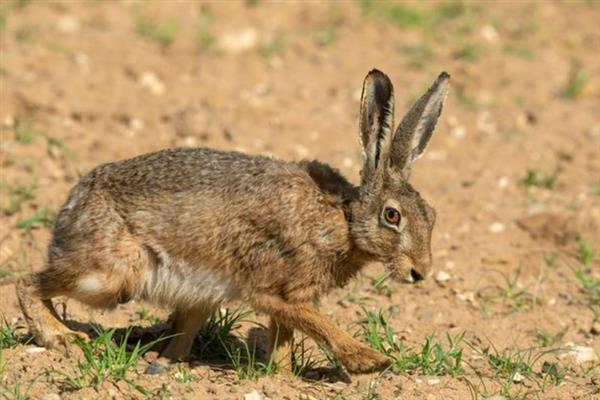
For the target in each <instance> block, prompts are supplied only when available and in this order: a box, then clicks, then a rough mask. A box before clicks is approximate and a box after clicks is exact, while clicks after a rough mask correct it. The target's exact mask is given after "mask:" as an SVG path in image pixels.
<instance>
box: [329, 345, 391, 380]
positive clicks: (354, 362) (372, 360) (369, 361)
mask: <svg viewBox="0 0 600 400" xmlns="http://www.w3.org/2000/svg"><path fill="white" fill-rule="evenodd" d="M340 361H341V362H342V364H344V366H345V367H346V369H347V370H348V372H350V373H353V374H368V373H371V372H376V371H381V370H384V369H386V368H387V367H389V366H390V364H391V363H392V361H391V360H390V359H389V358H388V357H386V356H384V355H383V354H381V353H379V352H377V351H375V350H373V349H371V348H370V347H366V346H360V347H359V348H357V349H353V351H352V352H349V353H347V356H345V357H343V359H340Z"/></svg>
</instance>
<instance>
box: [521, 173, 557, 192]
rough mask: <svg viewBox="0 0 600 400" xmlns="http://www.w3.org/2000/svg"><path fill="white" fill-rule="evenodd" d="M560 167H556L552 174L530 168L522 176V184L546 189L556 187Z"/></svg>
mask: <svg viewBox="0 0 600 400" xmlns="http://www.w3.org/2000/svg"><path fill="white" fill-rule="evenodd" d="M558 173H559V169H556V170H555V171H554V172H553V173H552V174H550V175H549V174H546V173H544V172H541V171H538V170H535V169H529V170H527V172H526V173H525V175H524V176H523V178H521V184H522V185H523V186H525V187H541V188H545V189H554V188H555V187H556V181H557V178H558Z"/></svg>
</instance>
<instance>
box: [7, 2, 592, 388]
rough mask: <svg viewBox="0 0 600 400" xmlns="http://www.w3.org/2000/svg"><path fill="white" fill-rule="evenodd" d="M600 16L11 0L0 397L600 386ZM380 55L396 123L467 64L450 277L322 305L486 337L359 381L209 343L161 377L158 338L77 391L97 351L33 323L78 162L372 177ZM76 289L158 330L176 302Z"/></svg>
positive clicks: (438, 241) (436, 171)
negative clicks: (56, 347)
mask: <svg viewBox="0 0 600 400" xmlns="http://www.w3.org/2000/svg"><path fill="white" fill-rule="evenodd" d="M599 21H600V2H598V1H594V0H591V1H543V2H542V1H540V2H526V1H519V2H516V1H514V2H485V3H484V2H481V3H471V2H467V3H460V2H451V3H437V2H418V3H395V2H376V1H366V0H365V1H343V2H341V1H340V2H323V3H320V2H301V1H297V2H286V3H273V2H269V1H260V0H254V1H250V0H248V1H227V2H225V1H223V2H205V1H200V2H192V1H166V0H165V1H152V0H147V1H99V0H98V1H83V0H79V1H75V0H73V1H63V2H50V1H44V0H37V1H36V0H31V1H26V0H20V1H15V0H3V1H1V2H0V34H1V38H0V89H1V93H0V123H1V128H0V129H1V130H0V140H1V143H0V168H1V169H0V171H1V179H0V206H1V211H0V226H1V230H0V278H1V279H2V284H1V286H0V294H1V295H0V316H2V318H3V319H4V322H3V324H4V325H3V331H2V335H3V336H4V337H5V339H4V341H3V342H2V346H1V347H4V348H3V349H2V350H1V351H2V353H0V354H1V356H0V374H1V376H0V398H7V399H12V398H15V399H25V398H30V399H46V400H50V399H59V398H63V399H88V398H98V399H105V398H106V399H108V398H116V399H120V398H143V397H146V396H147V397H151V398H173V399H179V398H187V399H242V398H244V396H245V395H246V398H247V399H255V398H261V399H377V398H379V399H392V398H401V399H468V398H477V399H478V398H494V399H501V398H515V399H530V398H531V399H538V398H539V399H595V398H599V397H598V396H599V393H600V368H599V365H600V364H599V362H598V354H600V336H598V334H600V332H599V331H600V327H599V326H598V325H599V323H600V322H599V321H600V293H599V292H600V257H599V256H598V253H600V239H599V238H600V117H599V116H600V57H599V56H598V55H599V54H600V26H599V23H598V22H599ZM374 67H377V68H379V69H381V70H383V71H385V72H386V73H387V74H388V75H389V76H390V77H391V79H392V81H393V82H394V85H395V91H396V104H397V106H396V108H397V110H396V114H397V116H396V117H397V119H398V118H400V114H401V113H403V112H405V111H406V109H407V108H408V107H409V105H410V104H411V102H412V101H414V100H415V98H416V96H417V95H419V94H420V93H421V92H422V91H423V90H424V88H425V87H427V86H428V85H429V83H430V82H432V81H433V80H434V79H435V77H436V76H437V74H438V73H439V72H440V71H442V70H446V71H448V72H449V73H450V74H451V75H452V83H451V93H450V96H449V97H448V99H447V102H446V107H445V109H444V112H443V114H442V117H441V119H440V123H439V124H438V127H437V129H436V132H435V134H434V137H433V139H432V143H431V145H430V147H429V149H428V152H427V153H426V155H425V156H424V157H423V158H422V159H421V160H419V161H418V164H417V165H416V166H415V171H414V174H413V176H412V178H411V179H412V183H413V185H414V186H415V187H416V188H417V189H418V190H420V192H421V194H422V195H423V196H424V197H425V198H426V199H427V200H428V201H429V203H430V204H432V205H433V206H435V208H436V209H437V215H438V217H437V224H436V228H435V231H434V238H433V245H432V246H433V253H434V269H435V272H434V276H433V278H431V279H428V280H426V281H425V282H423V283H420V284H418V285H415V286H406V285H401V284H398V283H395V282H392V281H390V280H383V279H382V282H379V283H378V282H375V281H376V280H377V279H378V278H379V277H381V274H382V272H383V271H382V268H381V267H380V266H378V265H372V266H369V267H368V268H367V269H366V270H365V271H363V273H362V274H361V275H360V276H359V277H358V279H357V280H355V281H353V282H352V283H350V284H349V285H348V287H345V288H342V289H337V290H334V291H333V292H331V293H330V294H329V295H328V296H326V297H325V298H323V299H322V301H321V304H320V308H321V310H323V311H324V312H325V313H326V314H328V315H330V316H331V317H332V318H333V319H334V320H335V321H336V323H338V324H339V325H340V326H342V327H344V329H346V330H348V331H349V332H352V333H355V332H356V333H357V334H358V335H361V328H360V327H361V326H364V325H361V323H360V322H361V321H362V320H364V317H365V313H366V312H367V311H370V312H374V313H377V312H378V311H379V310H381V311H382V313H383V315H384V316H385V317H386V319H387V322H388V324H389V327H390V328H391V329H392V330H393V332H394V333H395V334H394V336H393V339H392V340H393V341H396V342H397V343H402V344H403V346H404V349H405V350H406V351H409V350H410V351H413V352H415V353H416V354H421V355H422V354H423V353H424V352H425V350H424V349H423V348H422V346H423V343H425V342H426V338H427V337H428V336H429V335H433V338H434V339H433V340H434V341H435V343H439V344H440V345H441V347H440V349H441V350H440V351H442V352H443V351H446V350H447V349H448V346H449V343H448V342H447V339H446V334H449V335H450V336H451V337H457V336H458V335H461V334H462V333H464V339H463V340H462V341H460V343H459V344H458V346H459V348H460V349H462V359H461V360H460V368H459V369H458V370H455V371H454V372H452V373H451V372H450V371H449V370H448V369H442V370H440V371H438V372H434V373H431V372H426V370H425V369H419V368H416V367H413V368H408V369H407V370H405V371H400V372H398V373H394V372H390V371H388V372H384V373H382V374H371V375H363V376H346V375H345V374H344V373H343V372H339V371H338V370H336V369H334V368H332V367H331V365H329V368H328V367H327V365H328V364H327V362H325V363H324V364H323V365H322V366H323V367H324V369H319V370H310V371H308V372H307V373H305V374H304V376H303V377H287V376H279V375H274V374H269V373H259V374H258V375H261V376H258V377H256V378H253V377H252V376H250V377H248V376H247V374H246V375H244V374H243V373H240V370H239V368H238V367H239V366H238V367H236V364H235V363H233V362H228V361H227V360H224V361H223V362H221V363H211V362H205V360H203V357H202V356H201V355H200V354H195V357H194V359H193V360H191V361H190V363H182V364H181V365H180V366H179V367H178V368H176V369H172V370H171V371H169V372H168V373H167V374H165V375H160V376H149V375H145V374H144V373H143V370H144V368H145V366H146V365H147V363H148V361H149V360H151V359H152V358H153V357H156V352H155V351H150V352H148V353H146V354H145V355H144V356H143V357H142V358H140V359H139V360H137V363H136V364H135V365H134V366H133V368H131V369H130V370H129V371H128V372H127V380H124V379H120V380H119V379H116V378H114V377H108V378H107V379H106V380H105V381H104V382H103V383H100V384H97V385H91V384H90V385H83V386H84V387H83V388H79V387H73V385H69V384H68V383H66V381H67V378H66V377H68V376H77V374H79V373H80V372H81V368H79V367H78V365H79V364H78V363H77V360H81V356H80V355H76V354H73V355H71V356H70V357H69V356H65V354H64V353H62V352H59V351H44V349H41V348H38V347H36V346H35V345H34V344H32V343H30V342H28V341H27V336H26V330H25V329H24V321H23V318H22V316H21V314H20V311H19V309H18V305H17V302H16V297H15V293H14V284H13V282H14V280H15V279H16V277H18V276H19V275H21V274H24V273H27V272H28V271H31V270H37V269H39V268H41V267H42V266H43V260H44V254H45V247H46V245H47V241H48V240H49V237H50V233H51V227H52V218H53V216H54V213H55V211H56V210H57V209H58V207H59V206H60V205H61V204H62V202H63V201H64V200H65V198H66V195H67V193H68V191H69V189H70V188H71V187H72V186H73V185H74V184H75V182H76V181H77V179H78V177H79V176H81V175H82V174H85V173H86V172H87V171H89V170H90V169H91V168H93V167H94V166H96V165H98V164H100V163H104V162H107V161H111V160H115V159H122V158H127V157H130V156H134V155H138V154H141V153H145V152H149V151H154V150H158V149H163V148H167V147H174V146H209V147H214V148H219V149H235V150H240V151H245V152H248V153H253V154H269V155H273V156H275V157H279V158H283V159H289V160H293V159H301V158H311V159H312V158H316V159H320V160H323V161H325V162H327V163H329V164H331V165H333V166H334V167H336V168H338V169H339V170H341V171H342V172H343V173H344V174H345V175H346V176H348V177H349V178H350V179H351V180H352V181H353V182H357V180H358V173H359V170H360V164H361V156H360V149H359V142H358V132H357V113H358V105H359V104H358V103H359V96H360V88H361V84H362V79H363V78H364V76H365V74H366V73H367V72H368V71H369V70H370V69H372V68H374ZM57 303H60V302H57ZM62 303H63V304H66V305H65V306H63V307H58V308H59V310H62V309H63V308H65V307H66V310H65V315H66V317H67V319H69V320H72V321H77V322H80V323H84V324H87V323H91V322H93V323H97V324H100V326H101V327H102V328H104V329H109V328H122V327H127V326H129V325H145V326H149V325H151V324H152V323H157V324H158V325H156V326H155V328H154V329H155V330H160V329H159V328H161V327H163V326H164V325H163V324H162V322H164V320H165V319H166V317H167V315H168V310H162V309H158V308H155V307H153V306H151V305H144V304H139V303H135V302H133V303H129V304H126V305H123V306H119V307H118V308H117V310H115V311H112V312H103V311H98V310H92V309H88V308H86V307H83V306H81V305H79V304H77V303H75V302H73V301H66V302H64V301H63V302H62ZM236 306H239V305H235V304H234V305H232V307H236ZM248 318H250V319H251V320H253V321H257V322H261V323H265V321H266V319H265V317H264V316H262V315H255V314H253V315H250V316H249V317H248ZM595 318H597V319H595ZM87 326H88V328H89V325H87ZM151 330H152V329H151V328H148V329H146V331H148V332H150V331H151ZM142 332H144V330H142ZM252 332H253V333H254V336H258V339H257V340H258V343H259V345H260V344H261V343H262V342H263V341H264V335H265V333H264V331H263V330H261V329H258V328H256V325H255V324H253V323H249V322H245V323H243V324H241V326H240V328H239V329H237V330H236V331H235V334H236V336H237V337H238V338H240V339H241V340H245V339H246V337H247V336H248V334H249V333H252ZM11 335H12V336H15V337H16V338H17V340H16V341H15V342H14V343H12V342H11V341H10V340H8V339H6V338H7V337H12V336H11ZM362 340H366V338H364V337H363V338H362ZM314 354H315V356H314V357H315V358H317V359H323V358H324V355H323V353H322V352H321V351H320V350H318V349H316V350H315V353H314ZM397 355H398V356H400V353H397ZM578 357H579V358H578ZM584 358H586V359H584ZM430 362H432V361H431V360H430V359H427V360H425V361H423V364H427V363H430ZM424 372H425V373H424ZM263 375H264V376H263ZM436 375H437V376H436ZM128 381H129V382H130V383H127V382H128ZM136 387H139V388H143V390H138V389H136ZM253 391H256V393H252V392H253ZM251 393H252V394H251ZM254 395H256V396H258V397H251V396H254ZM494 396H495V397H494Z"/></svg>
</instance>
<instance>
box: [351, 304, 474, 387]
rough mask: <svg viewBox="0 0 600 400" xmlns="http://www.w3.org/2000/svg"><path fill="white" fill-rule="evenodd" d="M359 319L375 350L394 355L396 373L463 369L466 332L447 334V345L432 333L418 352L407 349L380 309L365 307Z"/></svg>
mask: <svg viewBox="0 0 600 400" xmlns="http://www.w3.org/2000/svg"><path fill="white" fill-rule="evenodd" d="M363 312H364V318H363V319H362V320H361V321H360V322H359V325H360V327H361V335H362V336H363V337H364V338H365V339H366V340H367V342H368V343H369V344H370V345H371V346H372V347H373V348H374V349H376V350H378V351H380V352H382V353H384V354H386V355H388V356H389V357H391V358H392V360H393V362H392V366H391V367H390V368H391V370H392V371H393V372H395V373H403V374H406V373H415V372H416V373H420V374H424V375H446V374H448V375H451V376H457V375H458V374H459V373H461V372H462V370H463V366H462V357H463V351H462V348H460V344H461V342H462V341H463V337H464V333H460V334H458V335H455V336H451V335H450V334H446V342H447V344H446V346H444V345H443V344H442V343H441V342H439V341H437V340H436V339H435V338H434V335H433V334H432V335H429V336H427V337H426V338H425V342H424V343H423V345H422V346H421V348H420V349H419V350H418V351H415V350H412V349H408V348H405V346H404V344H403V343H402V342H399V340H398V338H397V336H396V333H395V332H394V331H393V329H392V328H391V327H390V326H389V324H388V322H387V320H386V318H385V317H384V315H383V313H382V311H381V310H379V311H378V312H377V313H375V312H373V311H370V310H367V309H363Z"/></svg>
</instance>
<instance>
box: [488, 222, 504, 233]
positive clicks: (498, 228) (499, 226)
mask: <svg viewBox="0 0 600 400" xmlns="http://www.w3.org/2000/svg"><path fill="white" fill-rule="evenodd" d="M505 230H506V225H504V224H503V223H502V222H494V223H493V224H492V225H490V232H491V233H501V232H504V231H505Z"/></svg>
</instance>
